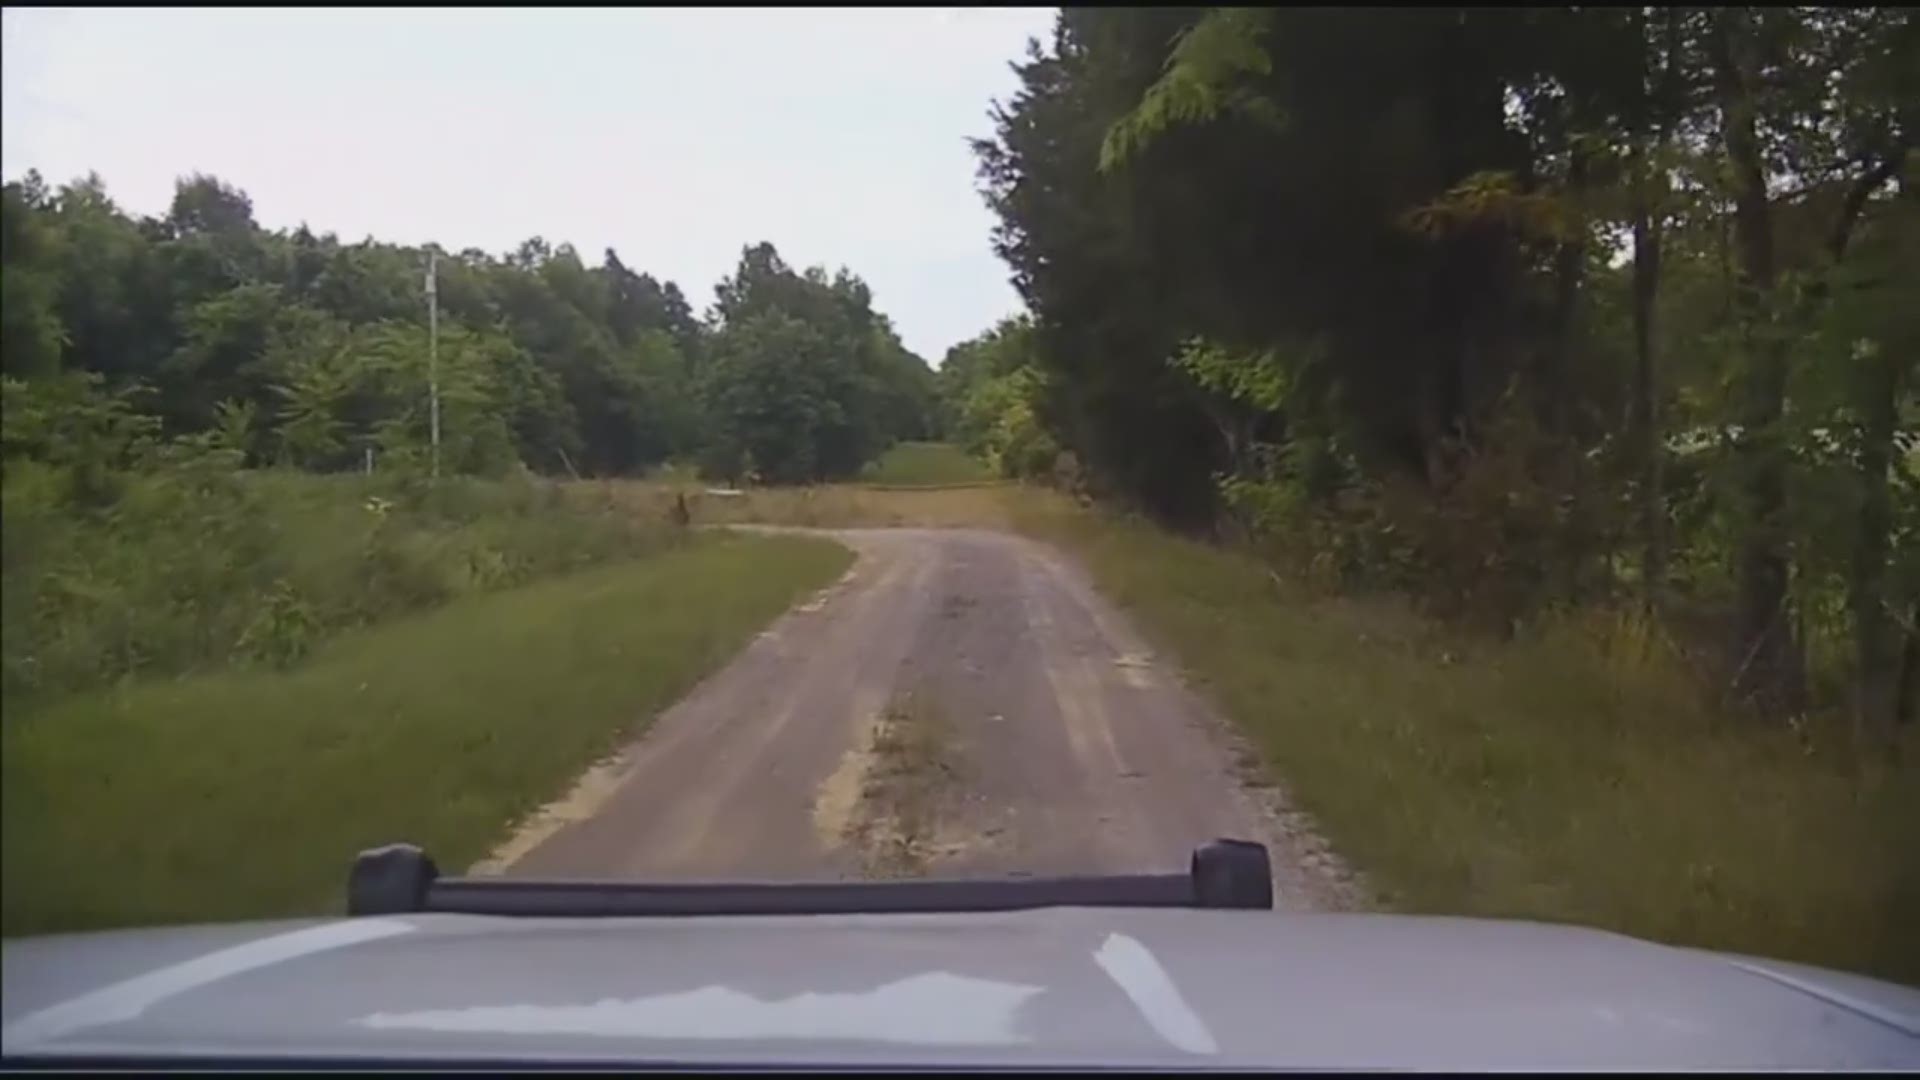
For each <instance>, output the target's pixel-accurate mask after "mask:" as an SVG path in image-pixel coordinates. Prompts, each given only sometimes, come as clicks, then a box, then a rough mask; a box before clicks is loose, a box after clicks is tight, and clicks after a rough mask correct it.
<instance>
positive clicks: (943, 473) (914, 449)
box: [860, 442, 994, 487]
mask: <svg viewBox="0 0 1920 1080" xmlns="http://www.w3.org/2000/svg"><path fill="white" fill-rule="evenodd" d="M993 478H994V474H993V473H992V472H990V471H988V469H987V468H985V467H984V466H983V465H982V464H981V463H980V459H979V458H977V457H974V456H972V455H970V454H968V453H966V452H965V451H963V450H961V449H960V448H959V447H957V446H954V445H952V444H951V443H943V442H901V443H895V444H894V445H893V446H892V447H889V448H888V449H887V452H886V453H884V454H881V455H880V457H879V459H878V460H876V461H875V462H874V463H873V464H871V465H869V466H867V468H866V469H865V470H864V471H862V472H861V474H860V479H861V480H862V481H864V482H866V483H869V484H878V485H881V486H884V487H938V486H941V485H946V484H978V483H984V482H987V481H990V480H992V479H993Z"/></svg>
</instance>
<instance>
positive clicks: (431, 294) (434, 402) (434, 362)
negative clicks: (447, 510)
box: [427, 247, 440, 480]
mask: <svg viewBox="0 0 1920 1080" xmlns="http://www.w3.org/2000/svg"><path fill="white" fill-rule="evenodd" d="M439 272H440V252H439V249H437V248H433V247H429V248H427V416H428V422H429V423H430V424H431V425H432V436H431V438H432V440H433V478H434V479H435V480H438V479H440V290H439V288H438V286H437V284H436V278H438V276H439Z"/></svg>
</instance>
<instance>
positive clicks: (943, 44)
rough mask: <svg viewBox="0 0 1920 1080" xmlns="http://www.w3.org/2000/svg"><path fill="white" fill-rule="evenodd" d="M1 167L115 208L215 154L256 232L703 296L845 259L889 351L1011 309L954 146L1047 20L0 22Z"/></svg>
mask: <svg viewBox="0 0 1920 1080" xmlns="http://www.w3.org/2000/svg"><path fill="white" fill-rule="evenodd" d="M0 23H4V39H5V56H4V64H0V79H4V84H3V86H0V108H3V109H4V115H3V116H0V171H3V172H4V173H5V175H6V178H7V179H9V180H12V179H17V178H18V177H19V176H20V175H21V174H22V173H24V172H25V171H26V170H27V169H29V168H35V169H39V170H40V172H41V173H42V175H44V176H45V177H46V178H47V180H48V182H49V183H53V184H60V183H64V182H66V181H68V180H71V179H73V178H75V177H77V176H81V175H84V174H85V173H86V172H87V171H88V170H89V169H92V170H96V171H98V172H99V173H100V175H101V177H102V179H104V180H105V181H106V184H107V191H108V192H109V194H111V195H112V196H113V197H114V199H115V200H116V201H117V202H119V204H120V205H121V206H122V207H123V208H125V209H127V210H129V211H131V212H135V213H142V214H154V213H160V212H164V211H165V209H166V206H167V203H168V201H169V200H170V199H171V197H172V193H173V182H174V179H175V177H177V176H180V175H183V174H185V173H188V172H191V171H200V172H209V173H212V174H214V175H216V176H219V177H220V178H221V179H223V180H226V181H228V182H229V183H233V184H237V185H238V186H240V187H241V188H242V189H244V190H245V191H246V192H247V194H248V195H250V196H251V197H252V199H253V207H254V215H255V217H256V218H257V219H258V220H259V221H260V223H261V224H262V225H264V226H266V227H267V228H282V227H291V226H294V225H298V224H300V223H301V222H306V223H307V224H308V225H309V226H310V227H312V228H313V229H314V230H315V231H317V232H326V231H332V232H336V233H338V234H339V235H340V237H341V239H342V240H347V241H357V240H360V239H363V238H365V237H366V236H368V235H371V236H373V237H375V238H377V239H381V240H387V241H394V242H399V243H408V244H416V243H422V242H425V241H428V240H435V241H438V242H439V243H441V244H442V245H443V246H444V247H446V248H449V249H452V250H460V249H462V248H466V247H480V248H484V249H486V250H488V251H492V252H495V253H500V252H503V251H506V250H508V249H510V248H512V247H514V246H517V245H518V244H519V242H520V241H522V240H524V239H526V238H528V237H530V236H535V235H539V236H544V237H546V238H547V239H548V240H549V241H550V242H552V243H554V244H556V245H557V244H560V243H562V242H569V243H572V244H573V245H574V246H575V247H576V248H578V249H579V251H580V253H581V256H582V257H583V258H585V259H587V260H588V261H589V262H590V263H597V262H599V260H600V255H601V252H602V250H603V249H605V248H606V247H608V246H612V247H614V248H616V249H618V250H619V252H620V256H621V259H622V260H623V261H624V262H626V263H627V264H628V265H629V266H633V267H635V268H637V269H642V270H646V271H648V272H651V273H653V274H654V275H656V276H660V277H666V278H671V279H672V280H674V281H677V282H678V283H679V284H680V287H681V288H682V289H683V290H684V291H685V292H686V293H687V296H688V298H689V299H690V300H692V301H693V303H694V305H695V307H696V309H698V310H702V311H704V310H705V308H706V306H707V305H708V304H709V303H710V302H711V301H712V299H713V286H714V283H715V282H716V281H718V280H719V278H720V277H721V276H722V275H723V274H725V273H727V272H729V271H730V270H731V269H732V267H733V265H734V263H735V261H736V260H737V259H738V258H739V254H740V249H741V247H742V246H744V245H746V244H749V243H753V242H756V241H759V240H762V239H765V240H771V241H773V243H774V244H775V246H777V247H778V248H779V249H780V253H781V255H782V256H783V257H784V258H785V259H786V260H787V262H788V263H790V264H792V265H795V266H806V265H811V264H814V263H825V264H827V265H829V266H839V265H846V266H848V267H850V268H852V269H853V270H854V271H855V272H856V273H858V274H860V275H861V276H862V277H863V278H865V279H866V281H867V283H868V284H869V285H870V286H872V288H873V291H874V296H875V306H876V307H878V308H880V309H881V310H883V311H885V312H887V313H888V314H889V315H890V316H892V317H893V319H894V322H895V325H896V326H897V327H898V328H899V329H900V332H901V336H902V337H904V338H905V340H906V343H907V345H908V347H909V348H911V349H913V350H914V351H915V352H918V353H919V354H921V355H922V356H924V357H926V358H927V359H928V360H929V361H931V362H935V363H937V362H938V361H939V359H940V358H941V356H942V355H943V354H944V353H945V352H946V349H947V347H948V346H949V345H952V344H954V343H955V342H958V341H961V340H963V339H965V338H968V337H971V336H972V335H973V334H975V333H977V332H979V331H980V330H983V329H985V328H986V327H987V326H989V325H990V324H991V323H992V322H993V321H994V320H996V319H998V318H999V317H1001V316H1003V315H1006V314H1009V313H1011V312H1013V311H1015V310H1017V309H1018V307H1019V304H1020V301H1019V297H1018V295H1017V294H1016V293H1015V292H1014V291H1013V288H1012V286H1010V285H1009V284H1008V283H1007V270H1006V267H1005V266H1004V265H1003V264H1002V263H1001V262H1000V261H999V260H998V259H997V258H995V256H994V255H993V251H992V248H991V246H990V244H989V231H990V230H991V228H992V226H993V218H992V215H991V214H990V213H989V212H988V211H987V210H986V208H985V206H984V205H983V204H982V202H981V199H980V196H979V194H978V193H977V191H976V190H975V181H974V160H973V156H972V153H971V151H970V150H969V149H968V147H967V139H968V138H969V137H974V136H982V135H986V134H988V133H989V131H990V127H991V123H990V121H989V119H988V117H987V109H988V105H989V102H990V101H991V100H993V99H995V98H999V99H1005V98H1006V97H1008V96H1009V95H1010V94H1011V93H1012V91H1013V88H1014V83H1015V79H1014V76H1013V74H1012V73H1011V72H1010V71H1009V70H1008V64H1009V62H1011V61H1013V60H1015V59H1018V58H1019V57H1021V56H1022V55H1023V53H1024V50H1025V43H1026V39H1027V38H1028V37H1030V36H1039V37H1045V36H1046V34H1047V30H1048V27H1049V26H1050V25H1051V23H1052V9H1043V8H1026V9H994V8H985V9H979V8H976V9H962V8H920V9H899V10H881V9H875V10H870V11H869V10H839V11H832V10H760V11H750V10H724V9H712V10H680V11H662V10H653V11H613V10H562V9H542V10H538V11H535V10H524V11H506V10H488V9H482V10H474V11H464V12H456V11H451V10H449V11H437V10H408V9H401V8H393V9H387V10H381V11H373V10H360V11H346V10H341V11H301V10H292V9H289V10H282V11H271V12H268V11H243V10H233V11H215V10H205V11H179V10H173V11H159V10H152V11H148V10H122V11H113V10H68V11H51V10H8V11H6V12H5V14H4V17H3V18H0Z"/></svg>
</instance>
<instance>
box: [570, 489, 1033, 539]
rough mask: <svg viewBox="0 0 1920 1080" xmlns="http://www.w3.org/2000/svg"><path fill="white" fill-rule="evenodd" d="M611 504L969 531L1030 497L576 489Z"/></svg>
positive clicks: (727, 517)
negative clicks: (678, 504)
mask: <svg viewBox="0 0 1920 1080" xmlns="http://www.w3.org/2000/svg"><path fill="white" fill-rule="evenodd" d="M577 486H578V487H579V488H580V489H583V490H587V489H590V490H591V491H592V492H596V493H598V495H597V496H596V497H604V498H607V499H611V500H614V501H615V502H616V503H617V504H619V505H622V506H625V507H627V508H628V509H630V510H631V511H632V512H633V513H636V514H639V515H641V516H642V517H644V518H646V519H648V520H659V521H665V520H667V518H668V516H669V514H670V513H671V512H672V507H673V505H674V499H675V497H676V496H679V497H684V498H685V499H686V501H687V510H688V512H689V514H690V515H691V518H692V521H693V523H694V524H695V525H741V524H758V525H795V526H802V527H806V528H821V529H826V528H854V527H862V526H874V527H900V526H921V527H927V528H950V527H963V526H975V527H980V528H999V529H1008V528H1011V527H1012V518H1011V517H1010V515H1009V513H1008V507H1009V499H1019V498H1023V497H1035V496H1038V495H1039V493H1037V492H1036V493H1031V494H1029V493H1028V492H1027V491H1026V490H1025V489H1020V488H1003V487H942V488H925V489H874V488H866V487H858V486H853V485H844V484H829V485H822V486H819V487H802V488H752V489H749V490H747V491H744V492H742V493H740V494H738V495H716V494H713V493H711V492H709V491H708V490H707V489H705V488H702V487H700V486H698V485H694V484H672V483H658V482H653V481H640V480H610V481H586V482H583V483H581V484H580V485H577Z"/></svg>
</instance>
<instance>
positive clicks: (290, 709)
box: [0, 534, 851, 934]
mask: <svg viewBox="0 0 1920 1080" xmlns="http://www.w3.org/2000/svg"><path fill="white" fill-rule="evenodd" d="M850 560H851V555H850V553H848V552H847V551H846V550H845V549H844V548H841V547H840V546H838V545H836V544H832V543H829V542H826V541H821V540H812V539H805V538H792V537H771V538H763V537H742V536H732V535H727V534H713V535H706V536H700V537H696V538H690V539H688V540H686V541H685V542H683V543H681V544H678V545H676V546H674V547H673V548H672V549H671V550H670V551H666V552H663V553H659V554H656V555H654V556H653V557H651V558H647V559H643V560H639V561H625V562H619V563H614V564H611V565H605V566H600V567H596V568H593V569H590V570H586V571H583V572H580V573H576V574H570V575H567V576H564V577H559V578H555V579H552V580H549V581H544V582H540V583H537V584H533V585H528V586H525V587H521V588H516V589H509V590H506V591H502V592H498V593H494V594H491V595H472V596H463V597H461V598H459V599H457V600H454V601H453V602H451V603H448V604H446V605H444V606H442V607H439V608H438V609H436V610H433V611H430V612H425V613H421V614H416V615H412V616H408V617H404V618H399V619H394V620H391V621H388V622H386V623H384V624H382V625H380V626H377V627H373V628H370V629H363V630H357V631H352V632H348V633H344V634H341V635H338V636H336V637H334V638H332V639H330V640H328V641H326V642H325V643H323V644H321V645H319V646H318V647H317V648H316V649H315V650H314V651H313V653H312V654H311V655H310V656H309V657H307V658H306V660H305V661H304V662H303V663H301V664H299V665H298V666H296V667H293V668H290V669H288V670H285V671H273V670H244V671H221V672H210V673H205V674H199V675H194V676H191V677H188V678H184V679H167V678H146V679H137V680H132V681H130V682H128V683H125V684H123V685H119V686H115V687H110V688H103V689H97V690H92V691H88V692H85V693H80V694H76V695H71V696H68V697H65V698H63V699H61V700H60V701H58V702H56V703H53V704H51V705H49V706H47V707H45V708H41V709H36V710H33V711H32V712H30V713H27V714H26V715H14V712H13V709H12V708H11V706H10V707H9V710H8V717H7V723H6V726H5V729H4V739H5V744H4V755H3V756H0V762H3V763H4V770H5V778H4V787H0V790H3V791H4V800H5V808H4V809H5V815H4V829H5V836H4V847H0V852H3V853H4V862H5V866H4V890H5V893H4V895H5V907H4V912H5V931H6V932H7V933H8V934H20V933H39V932H49V931H56V930H78V929H91V928H98V927H106V926H129V925H147V924H154V923H167V922H195V921H210V920H221V919H240V918H258V917H266V916H280V915H301V914H328V913H338V912H339V911H341V910H342V908H341V905H342V904H343V903H344V889H345V887H346V874H347V868H348V866H349V865H350V864H351V862H352V859H353V856H354V855H355V854H356V853H357V852H358V851H360V850H361V849H363V848H366V847H370V846H373V845H376V844H381V843H388V842H392V841H395V840H408V841H411V842H414V843H418V844H421V845H423V846H424V847H425V848H427V850H429V851H431V852H432V853H433V855H434V857H435V858H436V859H438V860H440V862H441V865H442V866H444V867H447V868H448V869H449V870H457V869H458V868H462V867H465V866H466V865H467V864H469V863H470V862H472V861H474V860H475V859H477V858H479V857H481V856H483V855H485V854H486V853H487V852H488V851H489V850H491V848H492V846H493V845H494V844H496V843H498V842H499V841H500V840H502V839H503V838H504V837H505V836H506V835H507V832H508V831H509V827H510V826H511V824H512V823H513V822H514V821H516V820H517V819H519V818H520V817H521V816H522V815H524V814H526V813H528V812H530V811H532V810H534V809H535V808H537V807H538V806H539V805H541V804H542V803H544V802H545V801H546V800H548V799H551V798H553V797H555V796H556V795H557V794H558V793H559V792H561V791H563V790H564V789H565V788H566V786H567V785H568V784H569V783H570V782H571V781H572V780H573V779H574V777H575V776H576V775H578V773H579V772H580V771H581V770H582V769H584V768H586V767H587V766H588V765H589V764H591V763H592V762H593V761H595V760H596V759H598V758H599V757H601V756H603V755H604V754H606V753H607V752H609V751H611V750H612V749H614V747H615V746H616V745H617V744H618V742H619V741H620V740H622V739H625V738H629V737H631V736H633V735H634V734H636V733H637V732H638V731H640V730H642V729H643V727H644V725H645V724H646V723H647V721H648V720H650V719H651V718H652V716H653V715H654V714H655V713H656V712H657V711H658V710H660V709H663V708H665V707H666V706H667V705H669V704H671V703H672V702H673V701H675V700H676V699H678V698H679V697H680V696H681V695H682V694H684V693H685V692H686V691H687V690H689V689H690V688H691V687H692V686H693V684H694V683H695V682H696V681H698V680H699V679H700V678H701V677H702V676H704V675H705V674H706V673H707V672H708V671H710V670H712V669H713V668H715V667H717V666H719V665H720V664H721V663H724V662H725V661H726V660H727V659H729V658H730V657H732V656H733V655H734V654H735V653H736V652H737V651H738V650H739V649H740V648H741V647H742V646H743V645H745V643H746V642H747V640H748V639H749V638H751V637H752V635H753V634H754V633H755V632H756V631H758V630H759V629H760V628H761V627H762V626H764V625H765V624H766V622H767V621H768V620H770V619H772V618H773V617H774V616H776V615H778V614H779V613H780V612H782V611H784V610H785V609H786V608H787V607H789V606H790V605H791V604H793V603H795V602H797V601H798V600H799V599H800V598H801V597H802V596H804V595H805V594H806V593H807V592H808V591H810V590H812V589H816V588H818V587H820V586H823V585H825V584H826V583H827V582H829V581H831V580H832V579H833V578H834V577H835V576H837V575H838V574H840V573H841V572H842V571H843V570H844V569H845V568H846V566H847V564H848V563H849V561H850Z"/></svg>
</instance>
